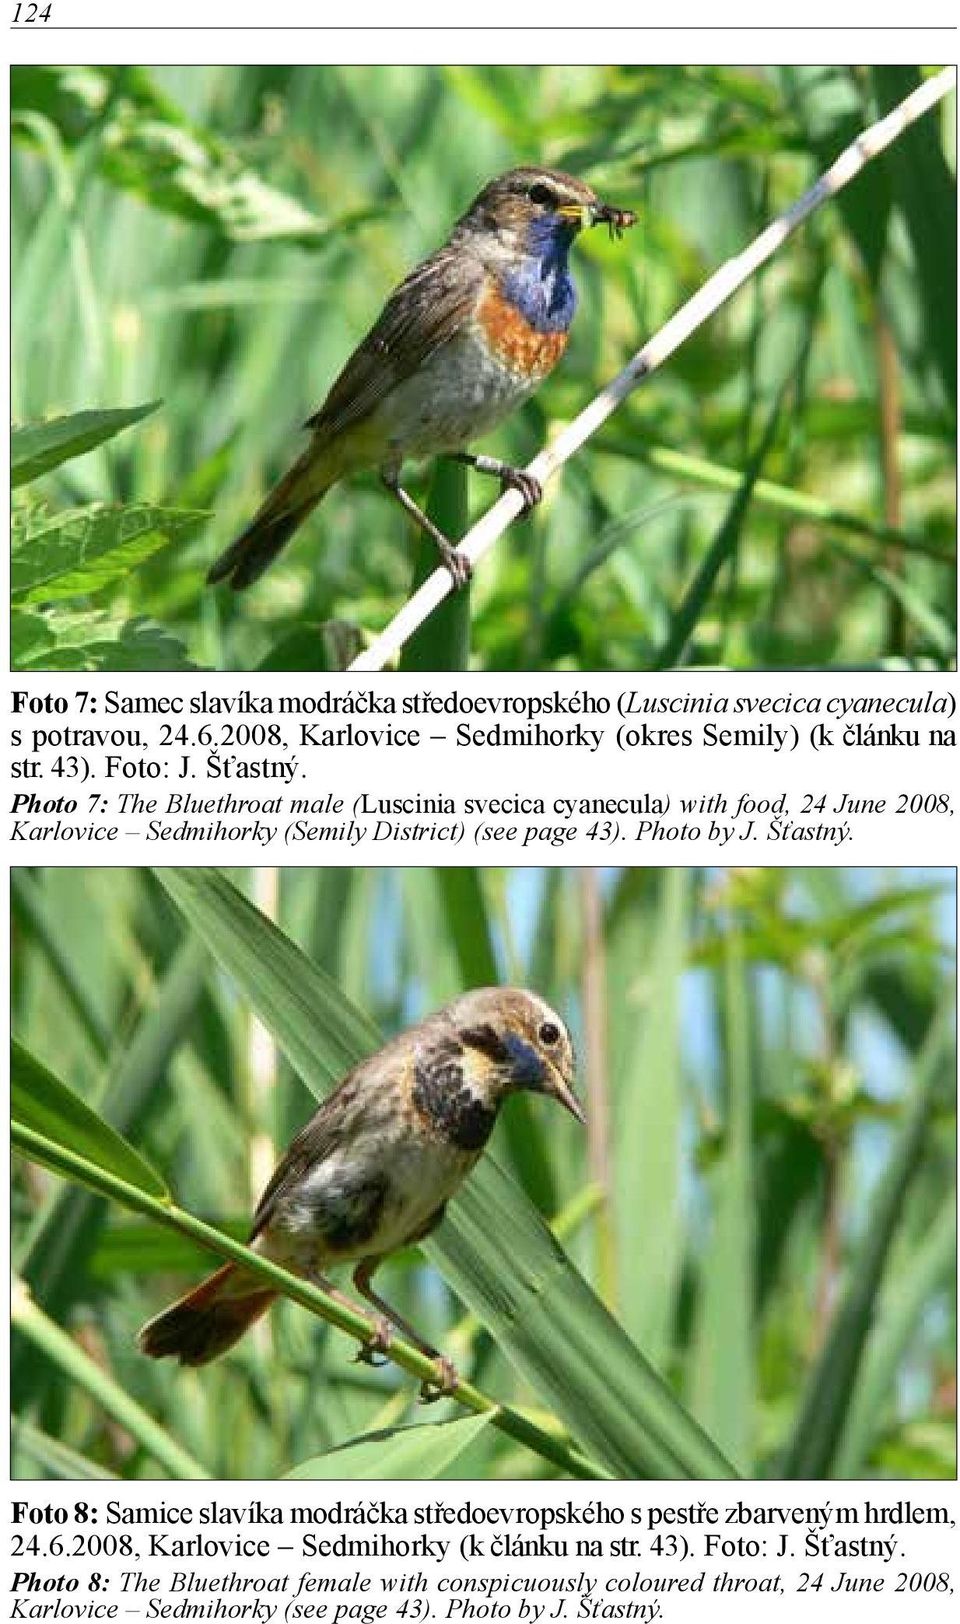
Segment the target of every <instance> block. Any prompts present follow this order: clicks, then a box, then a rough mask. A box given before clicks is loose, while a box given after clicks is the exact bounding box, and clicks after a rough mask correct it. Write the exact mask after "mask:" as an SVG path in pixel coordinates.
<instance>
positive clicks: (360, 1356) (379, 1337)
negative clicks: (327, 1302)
mask: <svg viewBox="0 0 960 1624" xmlns="http://www.w3.org/2000/svg"><path fill="white" fill-rule="evenodd" d="M304 1272H305V1274H306V1278H307V1279H308V1280H309V1282H310V1284H311V1286H316V1287H317V1289H318V1290H319V1291H325V1292H326V1293H327V1296H328V1297H332V1298H333V1300H334V1302H337V1303H340V1304H341V1305H342V1306H343V1307H344V1308H349V1310H350V1312H351V1314H355V1313H356V1312H357V1305H356V1303H355V1302H354V1300H353V1298H352V1297H348V1296H347V1294H346V1292H345V1291H341V1290H340V1288H339V1286H335V1285H334V1284H333V1281H332V1280H328V1279H327V1277H326V1275H325V1274H321V1273H320V1271H319V1269H309V1270H306V1271H304ZM389 1347H390V1321H389V1319H388V1318H384V1317H383V1316H382V1315H378V1317H377V1318H376V1319H375V1320H371V1321H370V1335H369V1336H368V1338H367V1340H366V1341H365V1342H361V1344H360V1347H359V1349H358V1350H357V1353H356V1356H355V1361H354V1362H355V1363H356V1364H361V1365H385V1364H386V1363H387V1361H386V1359H377V1358H375V1357H374V1355H375V1354H378V1353H386V1352H387V1350H388V1348H389Z"/></svg>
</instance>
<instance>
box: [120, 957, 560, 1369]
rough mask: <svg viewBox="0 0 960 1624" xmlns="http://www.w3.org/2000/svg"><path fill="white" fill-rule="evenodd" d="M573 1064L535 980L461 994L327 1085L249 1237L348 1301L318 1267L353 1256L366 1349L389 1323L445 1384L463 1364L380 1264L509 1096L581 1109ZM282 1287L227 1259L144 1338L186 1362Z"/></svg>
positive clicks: (213, 1351) (413, 1229)
mask: <svg viewBox="0 0 960 1624" xmlns="http://www.w3.org/2000/svg"><path fill="white" fill-rule="evenodd" d="M573 1076H574V1058H573V1047H572V1045H571V1042H570V1037H569V1034H568V1032H567V1029H566V1027H565V1026H564V1024H563V1022H562V1020H561V1019H560V1017H559V1015H557V1014H555V1012H554V1011H553V1010H552V1009H551V1008H550V1006H549V1005H548V1004H546V1003H544V1001H543V999H542V998H539V997H538V996H537V994H536V993H533V992H527V991H525V990H523V989H521V988H513V987H481V988H478V989H476V990H474V991H473V992H468V993H464V994H463V996H462V997H460V998H456V999H454V1001H453V1003H451V1004H448V1005H447V1006H446V1007H445V1008H444V1009H441V1010H438V1011H437V1012H436V1014H433V1015H430V1016H428V1017H427V1019H426V1020H423V1021H421V1022H420V1023H419V1024H418V1025H417V1026H413V1027H411V1028H410V1030H409V1031H407V1032H403V1033H401V1035H400V1036H399V1037H396V1038H394V1039H393V1040H392V1041H391V1042H390V1043H387V1044H386V1045H385V1046H384V1047H383V1048H382V1049H381V1050H380V1051H379V1052H378V1053H377V1054H374V1055H371V1056H370V1058H369V1059H367V1060H364V1061H361V1063H360V1065H358V1066H355V1067H354V1069H353V1070H352V1071H351V1072H349V1073H348V1074H347V1076H346V1077H345V1078H344V1079H343V1081H342V1082H341V1083H340V1084H339V1086H338V1087H337V1088H336V1089H335V1090H334V1092H333V1093H332V1094H330V1095H329V1096H328V1098H327V1099H326V1100H325V1101H324V1102H323V1104H322V1105H321V1106H320V1108H319V1110H318V1111H316V1112H315V1113H314V1115H313V1116H312V1117H311V1118H310V1120H309V1122H308V1123H307V1124H306V1126H305V1127H304V1128H302V1129H301V1130H300V1132H299V1133H298V1134H297V1136H296V1138H295V1139H294V1140H293V1142H292V1144H291V1145H290V1147H289V1149H288V1150H287V1152H286V1154H285V1156H284V1157H283V1159H282V1160H281V1162H280V1164H279V1166H278V1167H277V1169H276V1171H275V1173H274V1175H273V1177H272V1178H271V1180H270V1182H269V1184H268V1185H267V1187H266V1189H265V1190H264V1192H263V1195H262V1196H261V1198H260V1204H259V1206H258V1207H257V1210H256V1214H255V1215H254V1220H253V1229H252V1231H251V1234H250V1244H251V1245H252V1247H253V1249H254V1251H256V1252H259V1253H261V1254H262V1255H263V1256H264V1257H266V1258H270V1259H271V1260H272V1261H273V1262H274V1263H278V1264H281V1265H282V1266H283V1267H284V1268H287V1269H291V1270H292V1271H293V1272H294V1273H296V1274H299V1275H302V1276H303V1277H304V1278H305V1279H307V1280H310V1281H312V1282H314V1283H315V1284H316V1285H318V1286H320V1287H321V1288H322V1289H323V1290H324V1291H328V1292H330V1293H331V1294H332V1295H333V1296H335V1297H337V1298H340V1299H341V1300H342V1301H345V1302H347V1303H348V1304H349V1306H351V1307H352V1306H353V1305H352V1304H350V1301H349V1298H344V1297H342V1294H341V1293H340V1292H338V1291H337V1289H336V1287H334V1286H332V1285H331V1284H330V1282H329V1281H328V1280H327V1278H326V1275H325V1272H324V1271H325V1270H326V1269H328V1268H330V1267H332V1266H333V1265H335V1264H337V1263H346V1262H351V1263H354V1264H355V1265H356V1267H355V1268H354V1271H353V1283H354V1285H355V1287H356V1289H357V1291H358V1292H359V1293H360V1295H361V1296H362V1297H364V1298H365V1299H366V1300H367V1301H368V1302H369V1303H371V1304H372V1306H373V1307H374V1309H376V1310H377V1313H378V1316H379V1317H378V1318H377V1319H375V1320H372V1321H371V1334H370V1338H369V1341H368V1342H367V1343H366V1344H365V1345H364V1347H363V1349H362V1350H361V1354H360V1355H359V1357H362V1358H366V1359H368V1360H370V1359H372V1357H373V1354H374V1352H375V1351H386V1349H387V1348H388V1347H389V1344H390V1325H391V1324H392V1325H395V1326H396V1327H397V1328H398V1329H399V1330H401V1331H402V1332H403V1333H404V1334H405V1335H406V1336H408V1337H409V1338H410V1340H411V1341H412V1342H414V1343H415V1344H416V1346H417V1347H418V1348H420V1349H421V1350H422V1351H423V1352H424V1353H425V1354H426V1355H427V1356H428V1357H429V1358H431V1359H436V1361H437V1383H436V1387H437V1388H439V1390H440V1391H450V1390H451V1389H452V1387H453V1386H455V1384H456V1373H455V1371H454V1370H453V1367H452V1365H451V1364H450V1362H449V1360H447V1359H445V1358H443V1357H442V1356H440V1355H439V1354H438V1353H437V1350H436V1348H434V1347H432V1346H431V1345H430V1343H428V1342H425V1341H424V1339H423V1338H422V1337H421V1336H420V1335H419V1333H418V1332H417V1331H416V1330H414V1328H413V1327H412V1326H410V1325H408V1324H407V1323H406V1321H404V1320H402V1319H401V1318H400V1316H399V1315H398V1314H397V1313H396V1312H395V1311H394V1310H393V1309H392V1308H390V1307H389V1305H388V1304H387V1303H385V1302H384V1300H383V1298H382V1297H379V1296H378V1295H377V1293H376V1292H375V1291H374V1290H373V1287H372V1285H371V1280H372V1278H373V1273H374V1270H375V1269H376V1268H377V1267H378V1265H379V1264H380V1263H381V1262H382V1261H383V1259H384V1258H385V1257H387V1256H388V1255H389V1254H390V1253H391V1252H395V1251H396V1250H397V1249H398V1248H399V1247H402V1246H409V1245H412V1244H413V1243H414V1242H415V1241H420V1240H423V1239H424V1237H425V1236H426V1235H429V1234H430V1232H431V1230H433V1229H435V1228H436V1226H437V1225H438V1224H439V1223H440V1220H441V1219H442V1217H443V1211H444V1207H445V1205H446V1203H447V1201H449V1199H450V1197H451V1196H452V1195H453V1194H455V1192H456V1191H457V1189H458V1188H459V1187H460V1185H461V1184H462V1183H463V1180H464V1179H465V1178H466V1176H467V1174H468V1173H469V1172H470V1170H471V1168H472V1167H473V1166H474V1165H475V1163H476V1162H477V1160H478V1159H479V1157H480V1155H481V1153H482V1151H483V1148H484V1146H485V1144H486V1142H487V1140H488V1138H489V1136H490V1133H491V1131H492V1129H493V1126H494V1123H495V1122H496V1120H497V1113H498V1111H499V1109H500V1106H501V1105H502V1104H503V1101H504V1100H505V1099H506V1098H507V1096H508V1095H510V1094H513V1093H516V1092H517V1090H518V1089H529V1090H531V1091H532V1092H534V1093H539V1094H549V1095H551V1096H552V1097H553V1098H554V1099H555V1100H559V1102H560V1104H561V1105H564V1106H566V1108H567V1110H568V1111H570V1112H572V1114H573V1115H574V1116H575V1117H576V1118H577V1121H578V1122H582V1121H583V1120H584V1118H583V1112H582V1110H581V1108H580V1105H579V1103H578V1101H577V1099H576V1096H575V1094H574V1093H573V1087H572V1083H573ZM276 1295H277V1293H276V1292H274V1291H272V1290H271V1289H270V1287H269V1286H265V1284H264V1282H263V1281H262V1280H260V1279H258V1278H257V1277H256V1275H253V1274H251V1273H249V1272H247V1271H245V1270H244V1269H243V1268H242V1266H240V1265H239V1264H236V1263H227V1264H225V1265H224V1267H223V1268H220V1269H217V1270H216V1272H215V1273H214V1274H211V1275H209V1276H208V1278H207V1279H206V1280H204V1281H202V1282H201V1284H200V1285H199V1286H197V1287H195V1289H194V1290H193V1291H191V1292H189V1293H188V1294H187V1296H185V1297H181V1298H180V1299H179V1301H178V1302H175V1303H173V1304H172V1305H171V1306H170V1307H169V1308H167V1309H165V1310H164V1311H163V1313H162V1314H158V1315H157V1317H156V1318H155V1319H152V1320H150V1321H149V1323H148V1324H147V1325H145V1326H144V1327H143V1330H142V1331H141V1332H140V1347H141V1349H142V1351H143V1352H144V1353H147V1354H149V1355H150V1356H151V1358H154V1359H163V1358H165V1357H166V1356H167V1355H168V1354H169V1355H173V1356H174V1357H175V1358H177V1359H179V1360H180V1363H181V1364H183V1365H204V1364H207V1363H208V1362H209V1361H210V1360H211V1359H216V1358H217V1357H218V1356H219V1355H220V1354H221V1353H225V1352H226V1350H227V1349H228V1348H230V1347H232V1346H233V1344H234V1343H235V1342H236V1341H237V1340H238V1339H239V1338H240V1337H241V1336H242V1335H243V1333H244V1331H246V1330H247V1328H248V1326H250V1325H252V1324H253V1323H254V1321H255V1320H257V1319H259V1318H260V1316H261V1315H262V1314H263V1313H265V1312H266V1310H267V1309H268V1308H269V1307H270V1305H271V1303H272V1302H273V1301H274V1298H275V1297H276ZM425 1396H435V1394H431V1395H428V1394H426V1393H425Z"/></svg>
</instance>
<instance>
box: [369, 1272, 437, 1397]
mask: <svg viewBox="0 0 960 1624" xmlns="http://www.w3.org/2000/svg"><path fill="white" fill-rule="evenodd" d="M379 1261H380V1260H379V1258H364V1260H363V1262H362V1263H358V1264H357V1267H356V1268H355V1269H354V1271H353V1283H354V1285H355V1286H356V1288H357V1290H358V1291H359V1293H360V1295H361V1297H365V1298H366V1300H367V1302H368V1303H372V1304H373V1306H374V1308H377V1309H379V1310H380V1313H381V1314H384V1315H385V1316H386V1318H387V1319H388V1320H390V1321H391V1322H392V1324H394V1325H395V1326H396V1327H397V1330H398V1331H402V1332H403V1335H404V1336H406V1337H408V1338H409V1340H410V1341H411V1342H412V1343H413V1345H414V1347H415V1348H419V1350H420V1352H421V1353H425V1354H426V1356H427V1358H428V1359H432V1360H433V1361H434V1364H435V1365H436V1369H437V1374H436V1377H435V1379H434V1380H432V1381H428V1380H426V1379H424V1380H423V1381H422V1382H421V1383H420V1398H421V1400H422V1402H423V1403H424V1404H432V1403H434V1401H435V1400H436V1399H438V1398H443V1397H444V1396H445V1395H446V1394H448V1393H452V1392H453V1391H454V1390H455V1388H456V1386H457V1382H458V1380H459V1377H458V1376H457V1372H456V1368H455V1366H454V1364H453V1361H452V1360H451V1359H448V1358H447V1356H446V1354H443V1353H440V1352H439V1350H438V1349H437V1348H435V1347H434V1346H433V1344H432V1343H431V1342H427V1341H426V1340H425V1338H424V1337H422V1336H421V1335H420V1332H419V1331H418V1330H417V1329H416V1328H415V1327H414V1326H413V1325H411V1324H410V1322H409V1320H405V1319H404V1318H403V1317H402V1316H401V1315H400V1314H398V1313H397V1311H396V1309H395V1308H391V1307H390V1304H389V1303H387V1302H384V1300H383V1298H382V1297H380V1296H378V1295H377V1293H376V1292H375V1291H374V1289H373V1287H372V1285H371V1284H370V1282H371V1280H372V1278H373V1271H374V1269H375V1268H376V1267H377V1264H378V1263H379Z"/></svg>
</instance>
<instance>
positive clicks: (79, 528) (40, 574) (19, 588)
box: [10, 506, 206, 603]
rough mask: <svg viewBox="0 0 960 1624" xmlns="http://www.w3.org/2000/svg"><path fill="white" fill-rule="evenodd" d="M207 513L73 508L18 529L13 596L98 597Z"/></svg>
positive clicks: (30, 600)
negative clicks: (102, 588) (95, 595)
mask: <svg viewBox="0 0 960 1624" xmlns="http://www.w3.org/2000/svg"><path fill="white" fill-rule="evenodd" d="M205 518H206V514H205V513H201V512H194V511H191V510H186V511H184V510H182V509H179V508H159V507H150V506H134V507H106V506H103V507H101V506H91V507H86V508H71V509H67V510H66V511H65V512H63V513H57V514H54V515H53V516H52V517H43V518H42V519H40V520H39V521H38V519H37V517H36V515H34V516H33V517H32V518H28V519H27V520H26V521H22V520H21V521H19V522H18V523H17V525H16V527H15V534H14V544H13V555H12V557H11V561H10V595H11V597H12V598H13V599H14V601H15V602H20V603H40V602H49V601H50V600H51V599H59V598H70V597H77V596H78V595H80V594H86V593H91V592H97V591H99V589H100V588H101V587H102V586H105V585H107V583H108V582H110V581H113V580H115V579H116V578H117V576H119V575H126V574H127V573H128V572H129V571H130V570H132V569H135V568H136V566H137V565H138V564H142V563H143V561H144V559H145V558H149V557H150V555H151V553H155V552H157V551H158V550H159V548H161V547H165V546H166V545H167V544H168V542H171V541H182V540H183V539H184V538H185V537H186V536H188V535H190V534H191V533H192V532H193V531H194V530H195V529H197V527H198V526H199V525H200V524H201V523H202V522H203V520H204V519H205Z"/></svg>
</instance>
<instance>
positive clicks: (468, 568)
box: [437, 541, 473, 592]
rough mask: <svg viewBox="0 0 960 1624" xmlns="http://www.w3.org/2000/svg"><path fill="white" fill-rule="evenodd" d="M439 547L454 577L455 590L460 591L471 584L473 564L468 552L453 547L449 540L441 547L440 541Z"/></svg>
mask: <svg viewBox="0 0 960 1624" xmlns="http://www.w3.org/2000/svg"><path fill="white" fill-rule="evenodd" d="M437 548H438V551H439V553H440V557H441V558H442V560H443V562H444V564H445V565H446V567H447V569H448V570H449V571H450V574H451V576H452V578H453V585H454V590H455V591H457V592H459V591H460V590H461V588H462V587H465V586H469V584H470V581H471V580H472V578H473V565H472V564H471V562H470V560H469V558H468V557H467V555H466V553H461V552H458V551H457V548H456V547H451V545H450V543H449V542H445V543H444V545H443V546H442V547H441V546H440V543H439V541H438V542H437Z"/></svg>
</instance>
